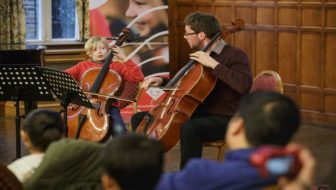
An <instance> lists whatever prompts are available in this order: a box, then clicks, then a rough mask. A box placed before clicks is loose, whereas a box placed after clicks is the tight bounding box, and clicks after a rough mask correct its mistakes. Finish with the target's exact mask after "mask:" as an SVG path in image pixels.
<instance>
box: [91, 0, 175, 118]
mask: <svg viewBox="0 0 336 190" xmlns="http://www.w3.org/2000/svg"><path fill="white" fill-rule="evenodd" d="M89 14H90V32H91V35H92V36H95V35H99V36H105V37H108V38H113V37H116V36H118V35H119V34H120V33H121V31H122V29H124V28H126V27H127V28H129V29H130V30H129V31H130V32H129V38H128V40H127V41H126V42H125V43H124V45H123V46H122V49H123V50H124V53H125V55H126V56H127V59H132V60H133V61H134V62H135V63H136V64H138V65H139V66H140V67H141V69H142V72H143V73H144V75H145V78H148V77H151V76H162V77H169V68H168V64H169V50H168V0H90V13H89ZM157 103H158V101H157V100H153V98H151V97H150V96H149V95H148V94H147V93H141V96H140V98H139V100H138V104H137V110H136V111H148V110H150V109H151V108H152V107H154V106H155V105H157ZM132 106H133V104H131V105H130V106H128V107H126V108H124V109H122V110H121V114H122V116H123V118H124V119H125V122H126V123H127V122H128V121H129V119H130V117H131V115H132V114H133V113H134V110H133V107H132Z"/></svg>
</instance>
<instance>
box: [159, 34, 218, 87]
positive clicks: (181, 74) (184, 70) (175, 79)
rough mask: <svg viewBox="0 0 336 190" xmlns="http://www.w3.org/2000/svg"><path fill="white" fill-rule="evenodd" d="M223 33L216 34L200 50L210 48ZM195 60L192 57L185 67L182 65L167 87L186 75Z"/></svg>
mask: <svg viewBox="0 0 336 190" xmlns="http://www.w3.org/2000/svg"><path fill="white" fill-rule="evenodd" d="M221 35H222V32H218V33H216V35H215V36H214V37H212V38H211V40H210V42H209V43H208V44H207V45H206V46H205V47H204V48H202V49H201V50H200V51H207V50H209V49H210V48H211V47H212V45H213V44H214V43H215V42H216V40H217V39H218V38H219V37H220V36H221ZM195 62H196V61H195V60H193V59H190V60H189V62H188V63H187V64H186V65H185V66H184V67H182V69H181V70H180V71H179V72H178V73H177V74H176V75H175V76H174V77H173V78H172V79H171V80H170V81H169V83H168V84H166V86H165V88H172V87H173V86H174V85H175V84H176V83H177V82H178V81H179V80H180V79H181V78H182V77H183V76H184V75H185V73H187V72H188V71H189V69H190V68H191V67H192V66H193V65H194V64H195Z"/></svg>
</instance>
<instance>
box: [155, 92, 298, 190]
mask: <svg viewBox="0 0 336 190" xmlns="http://www.w3.org/2000/svg"><path fill="white" fill-rule="evenodd" d="M299 125H300V115H299V110H298V108H297V106H296V105H295V103H294V102H293V101H292V100H291V99H289V98H288V97H286V96H284V95H281V94H278V93H275V92H256V93H251V94H249V95H247V96H245V97H243V98H242V100H241V102H240V104H239V107H238V111H237V113H236V114H235V115H234V117H233V118H232V119H231V120H230V122H229V126H228V130H227V132H226V140H227V143H228V146H229V148H230V149H231V150H230V151H228V152H226V155H225V159H224V162H223V163H218V162H216V161H212V160H201V159H193V160H191V161H190V162H189V163H188V164H187V165H186V167H185V168H184V169H183V170H181V171H179V172H175V173H167V174H163V176H162V177H161V180H160V182H159V183H158V185H157V187H156V189H158V190H162V189H169V190H170V189H174V190H178V189H183V190H188V189H202V190H208V189H216V190H217V189H230V190H235V189H242V190H246V189H261V188H263V187H266V186H270V185H274V184H276V183H277V178H276V177H274V176H268V177H266V178H265V177H263V176H262V175H261V173H260V172H259V171H258V169H257V168H256V167H254V166H253V165H252V164H251V163H250V156H251V155H252V154H253V153H254V152H255V151H257V150H258V147H261V146H263V145H275V146H282V147H284V146H286V145H287V143H288V142H289V141H290V139H291V137H292V136H293V134H294V133H295V132H296V131H297V129H298V127H299Z"/></svg>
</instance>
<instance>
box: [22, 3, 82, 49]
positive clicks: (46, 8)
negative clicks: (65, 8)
mask: <svg viewBox="0 0 336 190" xmlns="http://www.w3.org/2000/svg"><path fill="white" fill-rule="evenodd" d="M51 2H52V0H38V3H39V10H37V15H38V22H39V27H38V29H37V31H38V36H37V37H38V39H27V40H26V42H28V43H30V42H31V43H35V42H39V43H43V44H62V43H69V42H77V41H79V30H78V17H77V10H75V17H76V18H75V37H74V38H58V39H52V16H51V13H52V9H51V5H52V3H51Z"/></svg>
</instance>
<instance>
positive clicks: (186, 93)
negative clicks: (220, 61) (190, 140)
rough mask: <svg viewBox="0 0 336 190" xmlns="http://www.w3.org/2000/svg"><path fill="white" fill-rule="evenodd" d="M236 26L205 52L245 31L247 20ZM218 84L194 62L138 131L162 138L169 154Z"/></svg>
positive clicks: (180, 75)
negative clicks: (181, 131)
mask: <svg viewBox="0 0 336 190" xmlns="http://www.w3.org/2000/svg"><path fill="white" fill-rule="evenodd" d="M232 24H233V26H232V27H229V28H227V29H226V30H224V31H223V32H218V33H217V34H216V35H215V36H214V37H213V38H212V39H211V41H210V42H209V43H208V44H207V45H206V47H204V48H203V49H202V50H201V51H208V50H209V49H210V48H211V47H212V46H213V45H214V43H215V42H216V41H217V40H218V39H219V38H221V37H226V36H227V35H228V34H230V33H232V32H236V31H240V30H242V28H243V26H244V21H243V20H241V19H236V20H235V21H234V22H233V23H232ZM215 84H216V77H215V76H214V75H213V74H212V73H211V70H210V69H209V68H206V67H204V66H202V65H201V64H200V63H197V62H196V61H194V60H192V59H191V60H190V61H189V62H188V63H187V64H186V65H185V66H184V67H183V68H182V69H181V70H180V71H179V72H178V73H177V74H176V75H175V76H174V78H172V79H171V80H170V82H169V83H168V84H167V85H166V86H165V87H164V89H170V90H169V91H168V92H167V93H166V96H165V98H164V99H163V100H162V102H161V103H160V104H159V105H158V106H156V107H154V108H153V109H152V110H151V111H150V112H149V114H148V115H147V116H145V118H144V119H143V120H142V121H141V122H140V124H139V126H138V128H137V131H136V132H137V133H143V134H146V135H148V136H150V137H152V138H156V139H158V140H159V141H161V142H162V143H163V145H164V147H165V151H168V150H170V149H171V148H172V147H173V146H175V145H176V144H177V142H178V141H179V138H180V127H181V126H182V125H183V124H184V123H185V122H186V121H187V120H188V119H190V117H191V115H192V113H193V112H194V111H195V109H196V108H197V106H198V105H199V104H201V103H202V102H203V101H204V100H205V98H206V97H207V96H208V95H209V94H210V92H211V91H212V89H213V88H214V86H215Z"/></svg>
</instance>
